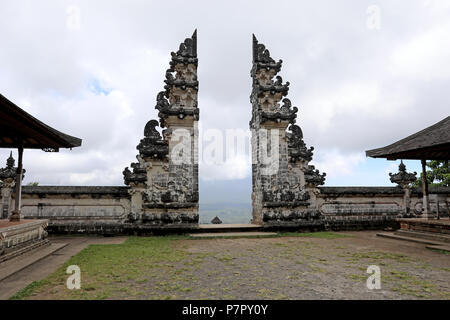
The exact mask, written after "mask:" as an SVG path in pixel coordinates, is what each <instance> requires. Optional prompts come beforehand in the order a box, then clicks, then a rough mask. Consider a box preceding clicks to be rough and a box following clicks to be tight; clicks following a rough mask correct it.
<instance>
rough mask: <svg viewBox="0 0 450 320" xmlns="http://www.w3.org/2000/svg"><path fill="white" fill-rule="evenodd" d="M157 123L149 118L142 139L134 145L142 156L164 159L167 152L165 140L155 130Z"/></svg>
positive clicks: (167, 147)
mask: <svg viewBox="0 0 450 320" xmlns="http://www.w3.org/2000/svg"><path fill="white" fill-rule="evenodd" d="M157 125H158V121H156V120H150V121H149V122H147V124H146V125H145V129H144V139H142V140H141V142H140V143H139V144H138V145H137V147H136V149H138V150H139V154H140V155H141V156H142V157H150V158H154V159H165V158H166V157H167V156H168V154H169V146H168V144H167V141H164V140H162V137H161V134H160V133H159V132H158V130H156V126H157Z"/></svg>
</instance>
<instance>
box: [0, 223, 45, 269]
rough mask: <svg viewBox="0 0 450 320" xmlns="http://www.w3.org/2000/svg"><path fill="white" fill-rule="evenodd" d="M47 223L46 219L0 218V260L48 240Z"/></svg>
mask: <svg viewBox="0 0 450 320" xmlns="http://www.w3.org/2000/svg"><path fill="white" fill-rule="evenodd" d="M47 225H48V220H22V221H20V222H19V223H14V222H10V221H8V220H0V262H2V261H4V260H6V259H9V258H11V257H13V256H15V255H17V254H19V253H24V252H26V251H29V250H31V249H33V248H35V247H37V246H40V245H42V244H44V243H46V242H48V240H46V238H47V231H46V228H47Z"/></svg>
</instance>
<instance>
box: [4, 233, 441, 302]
mask: <svg viewBox="0 0 450 320" xmlns="http://www.w3.org/2000/svg"><path fill="white" fill-rule="evenodd" d="M377 233H379V231H378V232H377V231H359V232H356V231H355V232H317V233H284V234H274V235H271V236H269V237H250V238H209V239H208V238H205V239H194V238H191V237H190V236H188V235H185V236H184V235H183V236H181V235H180V236H155V237H85V236H71V237H68V236H51V237H50V240H51V242H52V245H58V244H67V245H65V246H63V247H61V249H59V250H57V251H55V252H53V253H52V254H50V255H48V256H47V257H44V258H42V259H41V260H39V261H38V262H36V263H34V264H31V265H30V266H28V267H26V268H24V269H22V270H20V271H18V272H16V273H15V274H12V275H11V276H9V277H6V278H4V279H3V280H1V281H0V287H2V288H3V290H2V291H3V294H4V295H7V296H2V297H0V298H2V299H8V298H12V299H446V300H447V299H450V282H449V278H450V255H449V253H448V252H447V251H439V250H430V249H428V248H426V245H424V244H421V243H415V242H408V241H398V240H394V239H389V238H382V237H379V236H377ZM26 255H27V254H24V255H23V257H22V259H26ZM22 261H23V260H22ZM69 265H77V266H79V268H80V271H81V288H80V289H73V290H69V289H68V288H67V286H66V282H67V278H68V277H69V276H70V275H69V274H67V273H66V269H67V267H68V266H69ZM370 265H376V266H378V267H379V268H380V271H381V288H380V289H368V288H367V285H366V281H367V278H368V277H369V276H370V274H368V273H367V268H368V267H369V266H370Z"/></svg>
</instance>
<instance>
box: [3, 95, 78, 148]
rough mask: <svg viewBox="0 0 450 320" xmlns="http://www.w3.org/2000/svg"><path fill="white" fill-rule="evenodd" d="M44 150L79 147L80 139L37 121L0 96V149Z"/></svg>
mask: <svg viewBox="0 0 450 320" xmlns="http://www.w3.org/2000/svg"><path fill="white" fill-rule="evenodd" d="M20 144H22V146H23V148H26V149H27V148H28V149H44V150H52V151H58V150H59V148H74V147H79V146H81V139H79V138H76V137H72V136H69V135H67V134H65V133H62V132H60V131H58V130H56V129H54V128H52V127H50V126H48V125H46V124H45V123H43V122H41V121H39V120H38V119H36V118H35V117H33V116H32V115H30V114H29V113H27V112H25V111H24V110H22V109H21V108H19V107H18V106H16V105H15V104H14V103H13V102H11V101H10V100H8V99H7V98H5V97H4V96H3V95H1V94H0V148H18V147H19V145H20Z"/></svg>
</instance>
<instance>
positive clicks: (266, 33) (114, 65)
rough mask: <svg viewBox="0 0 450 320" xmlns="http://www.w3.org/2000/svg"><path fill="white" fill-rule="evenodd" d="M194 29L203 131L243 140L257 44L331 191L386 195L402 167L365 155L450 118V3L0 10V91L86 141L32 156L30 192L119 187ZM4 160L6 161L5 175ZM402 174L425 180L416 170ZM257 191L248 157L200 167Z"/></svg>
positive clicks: (112, 4) (74, 4)
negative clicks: (174, 55) (239, 135)
mask: <svg viewBox="0 0 450 320" xmlns="http://www.w3.org/2000/svg"><path fill="white" fill-rule="evenodd" d="M195 28H197V29H198V58H199V66H198V79H199V82H200V90H199V108H200V125H201V127H202V128H203V129H208V128H212V129H219V130H226V129H237V128H241V129H245V130H246V129H248V122H249V120H250V117H251V105H250V101H249V95H250V91H251V78H250V69H251V45H252V42H251V35H252V33H255V34H256V36H257V38H258V40H259V41H260V42H261V43H264V44H265V45H266V47H267V48H268V49H269V50H270V52H271V55H272V57H273V58H274V59H282V60H283V68H282V70H281V73H280V75H281V76H282V77H283V80H285V81H289V82H290V83H291V85H290V90H289V95H288V97H289V98H290V99H291V101H292V103H293V105H295V106H297V107H299V113H298V121H297V124H299V125H300V126H301V127H302V129H303V132H304V137H305V142H306V143H307V145H308V146H311V145H312V146H314V147H315V155H314V159H313V164H315V165H316V167H317V168H318V169H319V170H321V171H324V172H326V173H327V181H326V185H329V186H331V185H390V182H389V177H388V172H393V171H395V170H396V169H397V166H398V162H390V161H386V160H383V159H369V158H366V157H365V150H368V149H372V148H376V147H382V146H385V145H387V144H390V143H392V142H394V141H396V140H398V139H400V138H403V137H405V136H407V135H409V134H412V133H414V132H416V131H418V130H421V129H423V128H425V127H427V126H429V125H432V124H434V123H436V122H438V121H440V120H441V119H443V118H444V117H446V116H448V115H449V114H450V112H449V110H450V106H449V105H450V90H449V88H450V81H449V80H450V60H449V57H450V37H449V34H450V1H447V0H442V1H438V0H436V1H433V0H429V1H424V0H421V1H389V0H386V1H362V0H358V1H331V0H329V1H280V0H278V1H252V2H250V1H221V2H219V1H211V0H209V1H189V2H186V1H176V0H171V1H133V0H131V1H112V0H108V1H99V0H89V1H76V0H72V1H62V0H58V1H56V0H55V1H44V0H40V1H21V0H17V1H10V0H0V39H1V40H2V45H1V48H0V93H1V94H3V95H4V96H6V97H7V98H8V99H10V100H12V101H13V102H15V103H16V104H17V105H18V106H20V107H21V108H23V109H25V110H26V111H27V112H29V113H31V114H32V115H33V116H35V117H37V118H39V119H40V120H42V121H43V122H45V123H47V124H49V125H51V126H53V127H54V128H56V129H58V130H60V131H62V132H65V133H67V134H70V135H73V136H76V137H80V138H82V139H83V144H82V147H80V148H75V149H73V150H72V151H69V150H61V151H60V152H59V153H45V152H43V151H38V150H34V151H30V150H26V151H25V155H24V167H25V168H26V169H27V174H26V178H25V181H24V183H25V184H26V183H29V182H32V181H38V182H39V183H40V184H41V185H122V184H123V178H122V170H123V169H124V167H125V166H129V164H130V163H131V162H133V161H135V156H136V154H137V150H136V145H137V144H138V143H139V140H140V139H141V138H142V135H143V129H144V126H145V124H146V122H147V121H148V120H150V119H152V118H157V111H156V110H155V109H154V106H155V99H156V95H157V93H158V92H159V91H161V90H162V89H163V86H164V83H163V80H164V75H165V70H166V69H167V68H168V67H169V61H170V52H171V51H176V50H177V49H178V46H179V43H180V42H182V41H183V40H184V39H185V38H186V37H188V36H190V35H191V34H192V32H193V31H194V29H195ZM8 154H9V150H6V149H1V150H0V166H3V165H4V163H5V161H6V158H7V155H8ZM15 157H16V158H17V156H15ZM406 164H407V167H408V169H411V170H416V171H419V163H418V162H417V161H408V162H407V163H406ZM250 181H251V166H250V161H249V160H248V157H247V156H246V155H245V154H242V155H240V156H238V157H234V158H232V159H227V161H226V162H225V164H222V165H218V166H213V165H204V164H201V165H200V183H201V188H202V186H203V188H204V186H205V185H211V184H212V183H213V184H217V185H218V184H220V183H225V184H226V185H227V186H231V188H232V186H233V184H235V185H243V184H246V185H248V189H250V188H251V184H250ZM249 191H250V190H249Z"/></svg>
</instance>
